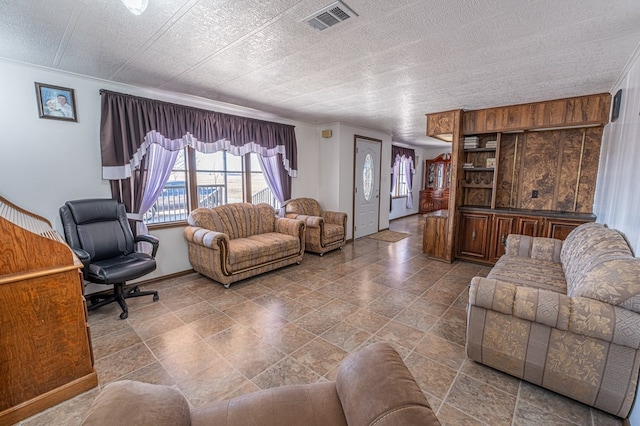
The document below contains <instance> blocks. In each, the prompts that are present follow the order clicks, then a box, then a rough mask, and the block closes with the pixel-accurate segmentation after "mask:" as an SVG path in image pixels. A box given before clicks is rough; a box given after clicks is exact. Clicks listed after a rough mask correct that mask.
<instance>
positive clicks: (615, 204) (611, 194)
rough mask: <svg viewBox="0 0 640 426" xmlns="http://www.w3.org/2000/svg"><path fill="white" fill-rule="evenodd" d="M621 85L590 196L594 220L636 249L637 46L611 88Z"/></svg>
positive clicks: (639, 224)
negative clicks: (615, 116)
mask: <svg viewBox="0 0 640 426" xmlns="http://www.w3.org/2000/svg"><path fill="white" fill-rule="evenodd" d="M618 89H622V103H621V105H620V117H619V118H618V119H617V120H616V121H614V122H611V123H609V124H608V125H607V126H606V127H605V131H604V136H603V139H602V149H601V152H600V165H599V169H598V170H599V171H598V180H597V184H596V192H595V198H594V206H593V209H594V213H595V214H596V216H597V221H598V222H600V223H606V224H607V225H608V226H609V227H610V228H615V229H618V230H620V231H622V232H623V233H624V234H625V236H626V237H627V239H628V241H629V243H630V244H631V246H632V247H633V249H634V253H635V255H636V257H637V256H638V250H640V220H638V211H640V197H639V196H638V183H640V166H639V165H640V46H639V48H638V49H636V53H635V55H634V56H633V57H632V61H631V62H630V64H629V67H628V70H627V72H626V73H625V74H624V75H623V77H622V78H621V79H620V80H619V82H618V84H616V86H615V87H614V88H613V90H612V95H613V94H615V93H616V92H617V91H618Z"/></svg>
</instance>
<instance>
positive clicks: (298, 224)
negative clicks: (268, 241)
mask: <svg viewBox="0 0 640 426" xmlns="http://www.w3.org/2000/svg"><path fill="white" fill-rule="evenodd" d="M305 228H306V224H305V222H304V221H302V220H299V219H291V218H287V217H278V218H276V225H275V230H276V232H279V233H281V234H288V235H293V236H294V237H298V236H299V237H301V238H302V240H304V230H305Z"/></svg>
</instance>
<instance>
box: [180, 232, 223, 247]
mask: <svg viewBox="0 0 640 426" xmlns="http://www.w3.org/2000/svg"><path fill="white" fill-rule="evenodd" d="M184 238H185V239H186V240H187V242H190V243H193V244H198V245H201V246H203V247H208V248H210V249H213V250H217V249H218V248H220V247H229V236H228V235H227V234H224V233H222V232H217V231H212V230H210V229H205V228H200V227H198V226H187V227H186V228H185V229H184Z"/></svg>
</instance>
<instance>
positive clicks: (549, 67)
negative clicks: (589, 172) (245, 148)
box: [0, 0, 640, 145]
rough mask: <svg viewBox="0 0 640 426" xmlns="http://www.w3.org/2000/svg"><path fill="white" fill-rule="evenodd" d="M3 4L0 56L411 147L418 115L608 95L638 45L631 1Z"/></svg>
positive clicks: (418, 138)
mask: <svg viewBox="0 0 640 426" xmlns="http://www.w3.org/2000/svg"><path fill="white" fill-rule="evenodd" d="M331 2H332V0H271V1H269V0H149V7H148V9H147V11H146V12H145V13H144V14H142V15H140V16H134V15H132V14H130V13H129V12H128V11H127V10H126V9H125V7H124V6H123V5H122V3H121V2H120V1H119V0H55V1H52V0H0V57H4V58H7V59H11V60H16V61H20V62H25V63H30V64H36V65H41V66H45V67H50V68H55V69H60V70H64V71H70V72H73V73H78V74H84V75H88V76H94V77H99V78H103V79H108V80H113V81H117V82H121V83H127V84H133V85H137V86H143V87H153V88H160V89H164V90H170V91H175V92H180V93H186V94H190V95H195V96H200V97H204V98H209V99H213V100H217V101H223V102H228V103H232V104H237V105H242V106H246V107H251V108H257V109H260V110H264V111H267V112H270V113H274V114H277V115H280V116H282V117H286V118H291V119H296V120H300V121H304V122H309V123H318V124H321V123H329V122H334V121H340V122H343V123H349V124H353V125H357V126H362V127H367V128H370V129H375V130H379V131H383V132H388V133H391V134H392V135H393V140H394V141H398V142H406V143H411V144H416V145H429V144H431V143H432V142H435V141H434V140H433V139H430V138H427V137H426V136H425V130H426V129H425V119H424V114H425V113H429V112H437V111H444V110H448V109H455V108H465V109H475V108H484V107H490V106H499V105H505V104H513V103H523V102H532V101H539V100H544V99H553V98H562V97H568V96H576V95H584V94H590V93H598V92H607V91H609V90H610V89H611V87H612V85H613V83H614V82H615V80H616V79H617V78H618V77H619V76H620V73H621V71H622V70H623V68H624V66H625V64H626V62H627V61H628V60H629V58H630V57H631V56H632V54H633V52H634V49H635V48H636V47H637V46H638V44H639V42H640V1H638V0H562V1H558V0H540V1H533V0H448V1H441V0H421V1H415V0H414V1H410V0H386V1H377V0H345V3H346V4H347V5H348V6H349V7H350V8H351V9H353V10H354V11H355V12H356V13H357V14H358V15H359V16H358V17H356V18H351V19H348V20H347V21H345V22H343V23H341V24H339V25H336V26H334V27H331V28H329V29H327V30H324V31H318V30H315V29H313V28H312V27H310V26H309V25H308V24H305V23H303V22H301V20H302V19H304V18H306V17H307V16H308V15H310V14H311V13H313V12H315V11H316V10H318V9H320V8H322V7H324V6H326V5H327V4H329V3H331Z"/></svg>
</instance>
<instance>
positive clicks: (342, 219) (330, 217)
mask: <svg viewBox="0 0 640 426" xmlns="http://www.w3.org/2000/svg"><path fill="white" fill-rule="evenodd" d="M322 217H323V218H324V220H325V221H326V222H327V223H331V224H334V225H340V226H344V225H345V224H346V223H347V214H346V213H344V212H332V211H324V212H322Z"/></svg>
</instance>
